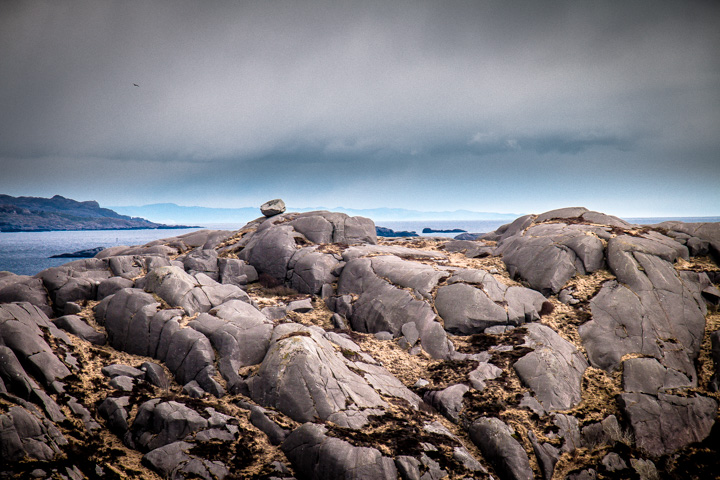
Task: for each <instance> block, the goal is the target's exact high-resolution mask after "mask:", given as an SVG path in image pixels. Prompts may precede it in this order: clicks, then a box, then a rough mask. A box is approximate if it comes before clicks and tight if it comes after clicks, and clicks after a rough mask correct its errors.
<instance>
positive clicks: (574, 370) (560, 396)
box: [514, 323, 589, 411]
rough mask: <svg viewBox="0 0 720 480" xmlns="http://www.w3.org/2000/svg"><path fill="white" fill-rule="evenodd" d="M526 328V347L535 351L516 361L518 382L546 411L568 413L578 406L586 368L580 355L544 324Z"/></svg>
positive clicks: (573, 347) (530, 325)
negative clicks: (533, 394)
mask: <svg viewBox="0 0 720 480" xmlns="http://www.w3.org/2000/svg"><path fill="white" fill-rule="evenodd" d="M525 328H526V331H527V335H526V337H525V344H526V345H527V346H529V347H530V348H533V349H534V350H533V351H532V352H531V353H528V354H527V355H525V356H524V357H522V358H521V359H520V360H518V361H517V362H515V365H514V367H515V371H516V372H517V373H518V376H519V377H520V379H521V380H522V381H523V382H524V383H525V384H526V385H528V386H529V387H530V388H531V389H532V390H533V392H534V393H535V395H536V397H537V399H538V400H539V401H540V403H542V405H543V407H544V408H545V410H548V411H552V410H567V409H569V408H572V407H574V406H575V405H577V404H578V403H580V401H581V400H582V378H583V374H584V373H585V369H586V368H587V367H588V366H589V365H588V363H587V361H586V360H585V357H584V356H583V354H582V353H580V352H579V351H578V350H577V348H575V346H574V345H572V344H571V343H570V342H568V341H567V340H565V339H563V338H562V337H561V336H560V335H558V334H557V333H555V331H553V330H552V329H551V328H549V327H547V326H545V325H541V324H539V323H529V324H527V326H526V327H525Z"/></svg>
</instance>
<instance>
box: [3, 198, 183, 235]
mask: <svg viewBox="0 0 720 480" xmlns="http://www.w3.org/2000/svg"><path fill="white" fill-rule="evenodd" d="M141 228H153V229H154V228H180V226H179V225H164V224H161V223H155V222H151V221H149V220H146V219H144V218H133V217H130V216H127V215H121V214H119V213H117V212H114V211H113V210H110V209H107V208H101V207H100V205H99V204H98V203H97V202H95V201H88V202H78V201H75V200H72V199H69V198H65V197H61V196H60V195H55V196H54V197H52V198H40V197H11V196H10V195H2V194H0V231H2V232H38V231H50V230H130V229H141Z"/></svg>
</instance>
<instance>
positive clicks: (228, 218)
mask: <svg viewBox="0 0 720 480" xmlns="http://www.w3.org/2000/svg"><path fill="white" fill-rule="evenodd" d="M109 208H112V209H113V210H115V211H116V212H119V213H122V214H125V215H132V216H138V217H143V218H148V219H151V220H152V221H155V222H163V223H170V224H172V223H195V224H201V225H202V224H211V223H240V224H245V223H247V222H249V221H251V220H254V219H255V218H257V217H259V216H261V214H260V209H259V208H257V207H242V208H208V207H183V206H180V205H176V204H174V203H155V204H152V205H144V206H141V207H121V206H118V207H109ZM287 210H288V211H289V212H310V211H313V210H330V211H333V212H342V213H347V214H348V215H352V216H357V215H359V216H362V217H368V218H371V219H372V220H374V221H375V222H378V221H403V220H408V221H411V220H514V219H516V218H517V217H519V216H520V215H518V214H513V213H492V212H473V211H469V210H455V211H452V212H450V211H443V212H426V211H420V210H407V209H404V208H373V209H353V208H344V207H333V208H327V207H301V208H297V207H288V209H287Z"/></svg>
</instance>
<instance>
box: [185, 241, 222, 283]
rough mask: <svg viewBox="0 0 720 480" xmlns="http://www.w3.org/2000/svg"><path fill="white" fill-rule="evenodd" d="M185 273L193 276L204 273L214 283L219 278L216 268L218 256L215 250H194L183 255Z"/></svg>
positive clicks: (217, 268)
mask: <svg viewBox="0 0 720 480" xmlns="http://www.w3.org/2000/svg"><path fill="white" fill-rule="evenodd" d="M183 266H184V267H185V271H186V272H188V273H189V274H191V275H193V274H196V273H204V274H205V275H207V276H208V277H210V278H212V279H213V280H215V281H218V279H219V278H220V274H219V267H218V255H217V252H216V251H215V250H212V249H208V250H203V249H200V248H196V249H195V250H193V251H192V252H190V253H188V254H187V255H185V259H184V260H183Z"/></svg>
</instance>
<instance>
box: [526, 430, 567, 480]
mask: <svg viewBox="0 0 720 480" xmlns="http://www.w3.org/2000/svg"><path fill="white" fill-rule="evenodd" d="M528 438H529V439H530V443H531V444H532V447H533V452H535V458H537V461H538V465H539V466H540V471H541V472H542V476H543V478H544V479H545V480H551V479H552V476H553V471H554V470H555V464H556V463H557V462H558V460H559V459H560V451H559V450H558V449H557V448H555V447H554V446H552V444H550V443H543V444H540V442H539V441H538V439H537V437H536V436H535V433H534V432H533V431H532V430H528Z"/></svg>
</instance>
